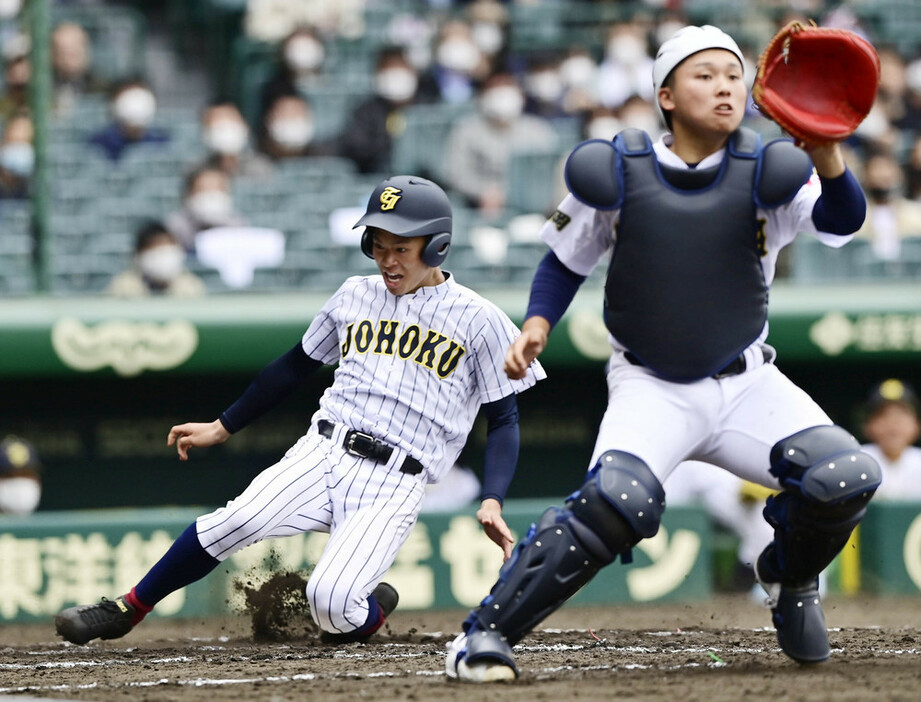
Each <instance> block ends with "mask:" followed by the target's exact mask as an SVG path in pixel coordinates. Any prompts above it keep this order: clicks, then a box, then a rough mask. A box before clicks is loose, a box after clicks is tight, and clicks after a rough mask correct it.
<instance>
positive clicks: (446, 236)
mask: <svg viewBox="0 0 921 702" xmlns="http://www.w3.org/2000/svg"><path fill="white" fill-rule="evenodd" d="M450 250H451V232H442V233H441V234H432V238H431V239H430V240H429V241H428V242H427V243H426V245H425V248H424V249H422V262H423V263H425V265H427V266H431V267H432V268H435V267H437V266H440V265H441V264H442V263H444V260H445V259H446V258H447V257H448V252H449V251H450Z"/></svg>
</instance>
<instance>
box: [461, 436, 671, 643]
mask: <svg viewBox="0 0 921 702" xmlns="http://www.w3.org/2000/svg"><path fill="white" fill-rule="evenodd" d="M664 507H665V493H664V490H663V489H662V486H661V484H660V483H659V481H658V480H657V479H656V477H655V476H654V475H653V474H652V471H650V470H649V468H648V466H646V464H645V463H643V462H642V461H641V460H639V459H638V458H636V457H635V456H632V455H630V454H627V453H623V452H618V451H611V452H608V453H606V454H604V455H603V456H602V457H601V459H600V460H599V461H598V465H596V466H595V468H594V469H592V471H591V472H590V473H589V477H588V479H587V480H586V482H585V484H584V485H583V486H582V489H581V490H579V491H578V492H576V493H574V494H573V495H572V496H570V498H569V499H568V500H567V502H566V505H565V507H564V508H563V509H560V508H557V507H551V508H550V509H548V510H547V511H546V512H544V514H543V515H542V516H541V518H540V519H539V520H538V521H537V522H536V523H535V524H533V525H532V526H531V528H530V530H529V531H528V534H527V536H526V537H525V538H524V539H523V540H522V542H521V543H520V544H519V545H518V547H517V548H516V549H515V553H514V554H513V555H512V557H511V558H510V559H509V560H508V561H507V562H506V563H505V565H503V566H502V569H501V570H500V571H499V580H498V581H497V582H496V584H495V585H494V586H493V588H492V590H491V591H490V593H489V595H488V596H487V597H486V599H484V600H483V602H482V603H481V604H480V606H479V608H477V609H476V610H474V611H473V612H471V613H470V617H468V619H467V621H466V622H465V623H464V630H465V631H466V632H467V634H468V635H471V634H472V633H474V632H475V631H477V630H486V631H496V632H498V633H500V634H502V635H504V636H505V637H506V638H507V640H508V642H509V644H510V645H512V646H514V645H515V644H516V643H518V641H520V640H521V638H522V637H523V636H524V635H525V634H526V633H527V632H528V631H530V630H531V628H532V627H534V625H536V624H537V623H538V622H540V621H541V620H542V619H544V618H545V617H546V616H547V615H549V614H550V613H551V612H553V611H554V610H556V609H557V608H558V607H560V605H562V604H563V603H564V602H565V601H566V600H568V599H569V598H570V597H572V596H573V595H574V594H575V593H576V592H578V590H579V589H580V588H581V587H582V586H583V585H585V583H587V582H588V581H589V580H591V579H592V578H593V577H594V575H595V573H597V572H598V571H599V570H600V569H601V568H602V567H603V566H605V565H607V564H609V563H611V562H612V561H613V560H614V559H615V558H616V557H617V556H618V555H620V556H621V560H622V561H624V562H629V553H630V549H631V548H632V547H633V546H634V545H636V543H637V542H638V541H640V539H642V538H645V537H646V536H652V535H654V534H655V533H656V532H657V531H658V528H659V520H660V518H661V514H662V510H663V509H664ZM625 554H626V556H627V557H626V558H625Z"/></svg>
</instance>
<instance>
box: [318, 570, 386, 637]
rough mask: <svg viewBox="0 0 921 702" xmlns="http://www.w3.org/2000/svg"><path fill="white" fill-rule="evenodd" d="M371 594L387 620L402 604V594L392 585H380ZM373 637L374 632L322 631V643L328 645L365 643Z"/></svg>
mask: <svg viewBox="0 0 921 702" xmlns="http://www.w3.org/2000/svg"><path fill="white" fill-rule="evenodd" d="M371 594H372V595H373V596H374V599H375V600H377V603H378V604H379V605H380V607H381V611H382V612H383V613H384V618H385V619H386V618H387V617H389V616H390V615H391V614H392V613H393V610H395V609H396V608H397V604H399V602H400V594H399V593H398V592H397V590H396V588H395V587H394V586H393V585H391V584H390V583H378V585H377V587H375V588H374V589H373V590H372V591H371ZM373 635H374V632H371V633H370V634H359V633H357V632H354V631H347V632H345V633H342V634H337V633H333V632H331V631H321V632H320V641H322V642H323V643H327V644H341V643H365V642H366V641H367V640H368V639H370V638H371V637H372V636H373Z"/></svg>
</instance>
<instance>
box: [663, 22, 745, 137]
mask: <svg viewBox="0 0 921 702" xmlns="http://www.w3.org/2000/svg"><path fill="white" fill-rule="evenodd" d="M707 49H726V51H731V52H732V53H734V54H735V55H736V56H737V57H738V58H739V63H741V64H742V66H743V69H744V67H745V59H744V58H742V50H741V49H740V48H739V45H738V44H736V42H735V39H733V38H732V37H731V36H729V35H728V34H726V32H724V31H723V30H722V29H720V28H718V27H714V26H713V25H712V24H705V25H703V26H702V27H693V26H688V27H682V28H681V29H679V30H678V31H677V32H675V33H674V34H673V35H672V37H671V39H668V40H667V41H665V42H663V43H662V46H660V47H659V52H658V53H657V54H656V60H655V63H654V64H653V65H652V85H653V88H654V90H655V96H656V109H657V110H658V111H659V116H661V117H662V119H663V121H664V122H665V124H666V125H668V127H669V128H671V125H670V124H668V119H667V118H666V116H665V113H664V112H663V111H662V106H661V105H659V89H660V88H661V87H662V84H663V83H664V82H665V79H666V78H668V74H669V73H671V72H672V71H673V70H675V67H676V66H677V65H678V64H679V63H681V62H682V61H684V60H685V59H686V58H687V57H688V56H691V55H692V54H696V53H697V52H698V51H706V50H707Z"/></svg>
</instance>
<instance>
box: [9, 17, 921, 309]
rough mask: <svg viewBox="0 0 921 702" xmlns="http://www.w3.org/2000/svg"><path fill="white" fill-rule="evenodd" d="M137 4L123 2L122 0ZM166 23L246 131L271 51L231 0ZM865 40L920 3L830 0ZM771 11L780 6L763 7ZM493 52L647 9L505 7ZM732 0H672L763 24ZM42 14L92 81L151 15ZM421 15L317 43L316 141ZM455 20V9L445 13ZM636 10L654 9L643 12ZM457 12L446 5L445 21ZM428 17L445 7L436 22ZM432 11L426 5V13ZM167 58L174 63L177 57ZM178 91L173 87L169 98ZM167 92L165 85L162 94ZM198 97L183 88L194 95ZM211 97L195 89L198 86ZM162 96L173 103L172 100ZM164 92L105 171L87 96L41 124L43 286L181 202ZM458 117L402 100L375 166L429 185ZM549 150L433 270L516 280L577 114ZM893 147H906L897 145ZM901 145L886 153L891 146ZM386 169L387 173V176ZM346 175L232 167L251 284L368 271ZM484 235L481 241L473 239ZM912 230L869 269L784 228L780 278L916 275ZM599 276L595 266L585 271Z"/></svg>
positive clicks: (12, 283)
mask: <svg viewBox="0 0 921 702" xmlns="http://www.w3.org/2000/svg"><path fill="white" fill-rule="evenodd" d="M135 5H137V4H135ZM166 7H167V12H166V20H167V23H168V24H169V26H170V28H171V31H172V35H171V36H172V38H175V39H176V43H175V47H176V48H177V49H179V48H181V47H182V46H183V45H184V44H183V42H189V41H193V42H194V41H199V42H200V43H201V47H203V48H204V49H205V50H206V51H207V52H208V53H209V55H210V54H214V58H212V60H211V65H210V66H209V68H211V69H213V70H216V69H219V70H220V72H221V77H220V81H219V83H215V90H216V93H215V94H217V91H218V88H220V89H222V90H223V91H224V92H225V93H226V94H229V95H231V96H233V97H235V98H236V99H237V100H238V102H239V104H240V105H241V109H242V111H243V112H244V116H245V117H246V118H247V119H248V120H250V122H251V123H255V119H256V117H257V112H258V101H259V93H260V90H261V86H262V85H263V84H264V82H265V81H266V80H267V79H268V78H269V77H270V76H271V75H272V74H273V72H274V71H275V70H276V69H277V66H278V50H277V46H276V45H274V44H268V43H265V42H259V41H255V40H253V39H250V38H248V37H246V36H245V35H244V34H243V33H242V32H241V30H240V27H241V22H240V21H241V18H242V16H243V13H244V12H245V7H246V3H245V2H244V1H243V0H193V1H191V2H185V1H184V0H183V1H180V0H170V2H168V3H166ZM848 7H849V9H850V10H852V11H853V12H854V13H855V14H856V16H857V17H858V19H859V20H860V21H861V22H862V23H863V25H864V26H865V27H867V28H868V29H869V30H871V31H872V32H873V33H874V35H875V36H877V37H879V41H880V42H881V43H882V42H886V43H892V44H894V45H896V46H898V47H900V48H901V49H903V50H904V51H906V52H908V53H909V54H912V53H913V52H914V51H915V50H916V49H917V36H918V32H919V28H921V3H919V2H917V1H916V0H853V2H850V3H848ZM777 8H778V9H777V10H776V12H777V13H779V12H780V10H782V9H784V8H782V7H781V5H778V6H777ZM506 9H507V10H508V12H509V18H510V23H509V25H508V29H509V49H510V51H511V52H512V54H513V55H514V56H515V58H516V60H518V63H517V64H516V65H523V60H525V59H527V58H528V57H529V56H531V55H534V54H535V53H545V52H547V51H548V50H553V51H565V50H567V49H568V48H569V47H570V46H571V45H573V44H579V45H581V46H584V47H587V48H589V49H590V51H592V53H593V54H594V55H595V56H596V58H600V56H601V54H602V52H603V49H604V43H605V34H606V30H607V27H608V26H609V25H610V24H611V23H613V22H616V21H620V20H623V19H627V18H629V17H632V16H633V15H634V14H635V13H636V12H637V11H640V10H644V11H646V12H649V11H650V10H649V6H648V4H647V3H641V2H638V1H635V2H618V3H578V2H540V3H509V4H507V6H506ZM749 9H750V8H748V7H747V5H746V3H738V2H734V1H733V0H686V2H685V3H683V10H684V11H685V12H686V13H687V15H688V17H689V18H690V19H691V21H693V22H698V23H699V22H711V23H713V22H716V23H718V24H722V25H723V26H725V27H726V28H727V29H728V30H730V31H733V32H736V33H738V34H739V36H740V38H741V39H742V40H743V41H745V40H750V42H751V43H752V45H755V43H756V42H757V41H758V40H760V39H761V38H762V34H763V33H764V31H766V27H765V25H766V24H770V22H765V21H764V20H765V18H768V19H770V18H772V17H773V16H774V14H772V13H775V9H772V8H768V9H766V10H764V11H762V12H760V16H761V18H762V22H761V24H759V23H758V22H753V21H751V17H749V14H750V13H749ZM52 12H53V16H52V18H53V21H54V22H57V21H60V20H63V19H71V20H75V21H77V22H79V23H80V24H82V25H83V26H84V27H86V28H87V30H88V32H89V34H90V36H91V40H92V43H93V69H94V72H95V73H96V74H97V75H98V76H99V77H100V78H101V79H103V80H105V81H113V80H117V79H118V78H121V77H125V76H128V75H134V74H142V75H143V74H144V73H145V69H146V68H148V67H147V66H145V65H144V63H143V62H144V60H145V58H146V57H147V55H148V54H147V53H146V52H145V48H146V47H147V46H148V43H149V42H150V36H149V34H150V31H151V24H149V21H148V18H147V16H146V15H145V13H144V12H143V11H142V10H141V9H137V8H136V7H133V6H126V5H110V4H105V5H101V4H91V3H57V4H54V5H53V8H52ZM426 12H431V4H430V3H428V2H425V1H424V0H394V1H393V2H388V3H368V4H367V6H366V8H365V16H364V31H363V33H362V34H360V35H359V36H337V35H335V33H333V32H329V33H328V36H327V46H326V49H327V51H326V60H325V63H324V67H325V70H326V76H325V78H324V79H323V80H322V81H321V82H320V83H319V84H318V85H317V86H315V87H314V88H313V89H311V91H310V94H309V95H308V97H309V98H310V100H311V102H312V104H313V107H314V111H315V116H316V128H317V131H316V138H317V139H326V138H330V137H333V136H335V135H336V134H337V133H338V132H339V130H341V128H342V126H343V123H344V121H345V119H346V116H347V115H348V113H349V110H350V108H351V107H352V106H353V105H354V104H356V103H357V101H359V100H361V99H363V98H365V97H366V96H368V95H370V94H371V90H372V81H373V68H372V67H373V62H374V58H375V56H376V54H377V51H378V50H379V49H380V48H381V47H382V46H384V45H385V44H387V43H388V42H390V41H392V39H393V31H394V29H393V26H394V25H393V20H394V19H397V18H399V17H400V16H401V14H402V15H406V16H413V17H418V16H419V15H420V14H421V13H426ZM458 12H459V13H461V11H460V10H458ZM653 12H655V11H654V10H653ZM461 14H462V13H461ZM445 16H446V15H445ZM438 17H439V18H442V17H443V16H442V15H438ZM177 55H178V56H177V57H178V58H179V60H178V61H177V63H178V64H180V65H182V62H183V61H187V60H188V59H187V58H186V57H183V56H182V55H181V53H180V52H179V51H177ZM179 94H181V91H180V92H177V95H179ZM171 95H172V93H171ZM204 97H205V96H200V95H199V96H196V98H197V99H198V100H199V102H200V101H201V99H203V98H204ZM207 97H211V96H207ZM174 102H175V101H174ZM199 106H200V105H196V106H189V105H179V104H173V102H169V103H168V104H164V105H162V106H161V107H160V109H158V113H157V117H156V126H159V127H162V128H164V129H167V130H168V131H169V132H170V135H171V139H170V142H169V143H167V144H162V145H139V146H136V147H134V148H131V149H129V150H128V151H127V152H126V154H125V156H124V157H123V158H122V160H121V161H119V162H117V163H112V162H110V161H108V160H107V159H105V158H104V156H103V155H102V154H101V153H100V152H99V151H98V150H96V149H94V148H91V147H89V146H88V145H87V143H86V140H87V138H88V136H89V135H90V134H91V133H93V132H94V131H96V130H97V129H99V128H101V127H102V126H103V125H105V124H106V123H107V121H108V119H109V115H108V105H107V99H106V97H105V96H104V95H85V96H82V97H81V98H80V99H79V100H78V101H77V102H76V103H75V105H74V107H73V109H72V111H70V112H69V113H67V114H66V115H64V116H59V117H57V118H55V119H54V120H53V121H52V123H51V125H50V129H49V133H48V140H49V142H48V143H49V149H48V155H49V174H50V176H49V188H50V194H51V199H52V211H51V212H50V216H49V217H48V232H47V236H48V242H47V246H46V249H47V250H48V251H49V252H50V253H51V256H52V265H51V266H50V271H49V272H50V278H49V280H50V285H51V292H52V293H53V294H60V295H69V294H74V293H96V292H99V291H101V290H102V289H103V288H104V286H105V284H106V283H107V281H108V279H110V278H111V276H113V275H115V274H116V273H118V272H119V271H121V270H122V269H124V267H125V266H127V265H129V264H130V261H131V256H132V246H133V234H134V231H135V229H136V228H137V226H138V225H139V224H140V223H142V222H143V221H144V220H146V219H148V218H163V217H165V216H166V215H167V214H169V213H170V212H173V211H175V210H176V209H178V208H179V207H180V205H181V189H182V179H183V176H184V175H185V174H186V173H187V172H188V171H189V170H190V169H191V168H192V167H193V166H195V165H198V164H200V163H201V162H202V160H203V159H204V158H205V151H204V147H203V144H202V143H201V134H200V126H199V121H198V120H199V113H198V108H199ZM473 109H474V105H473V103H472V102H471V103H469V104H465V105H461V106H457V105H441V104H435V105H418V106H413V107H411V108H409V109H407V110H406V112H405V115H406V122H407V124H406V129H405V131H404V132H403V136H401V137H399V138H398V139H397V140H396V142H395V145H394V152H393V163H392V170H393V172H407V173H417V174H420V175H423V176H427V177H430V178H433V179H435V180H440V181H443V176H444V160H443V159H444V154H443V150H444V144H445V142H446V140H447V136H448V133H449V131H450V129H451V128H452V126H453V124H454V123H455V122H456V121H457V119H458V118H460V117H461V116H463V115H465V114H468V113H469V112H470V111H471V110H473ZM557 131H558V133H559V136H560V147H561V148H560V150H558V151H557V150H548V151H544V152H536V153H527V154H515V155H514V156H513V158H512V163H511V166H510V172H509V177H508V183H507V185H508V202H507V211H506V212H505V213H504V215H503V216H502V217H500V218H498V219H493V220H484V219H483V218H482V217H481V216H479V215H478V213H476V212H474V211H471V210H469V209H468V208H466V207H465V206H463V205H462V204H460V203H455V238H454V249H453V252H452V255H451V258H450V259H449V264H450V265H449V266H448V267H449V269H451V270H456V271H457V273H458V276H459V277H460V278H462V279H463V281H464V282H465V283H469V284H471V285H474V286H476V287H479V286H489V285H518V284H522V285H524V284H527V283H528V282H529V281H530V278H531V276H532V275H533V269H534V266H535V265H536V263H537V261H538V260H539V259H540V257H541V256H543V254H544V252H545V250H546V248H545V246H544V244H543V243H541V242H540V241H538V240H536V239H535V238H534V237H533V236H532V235H531V234H527V235H525V236H522V235H521V231H524V229H527V231H529V232H534V231H536V229H535V227H534V226H533V225H532V224H531V223H530V222H528V223H527V227H525V228H524V229H523V228H522V227H523V224H522V223H523V222H525V221H526V219H521V216H522V215H535V216H537V217H538V218H539V217H540V216H541V215H546V214H547V213H549V212H550V211H551V210H552V209H553V208H554V207H555V205H556V200H557V198H558V196H559V193H560V192H561V191H562V184H561V183H560V166H561V163H562V160H563V158H564V156H565V154H566V152H567V151H568V150H569V149H570V148H571V147H572V146H573V145H574V144H575V143H576V142H577V141H578V139H579V131H578V123H577V122H576V121H573V122H571V123H569V124H566V123H560V124H558V125H557ZM906 144H907V142H906ZM904 150H905V146H904V145H903V147H901V151H904ZM388 174H389V173H388ZM388 174H384V173H377V174H373V173H372V174H358V173H356V170H355V166H354V164H353V163H352V162H351V161H350V160H348V159H344V158H339V157H335V156H328V157H314V158H307V159H291V160H286V161H282V162H280V163H278V164H276V167H275V171H274V173H273V175H271V176H270V177H268V178H264V179H261V180H259V179H255V178H247V177H239V178H237V179H236V180H235V182H234V201H235V205H236V207H237V208H238V210H239V211H240V212H241V214H243V216H244V217H245V218H246V219H247V221H249V222H250V223H252V224H253V225H254V226H260V227H271V228H275V229H278V230H280V231H282V232H283V233H284V235H285V240H286V241H285V243H286V259H285V261H284V263H283V264H282V265H281V266H279V267H278V268H277V269H271V270H268V269H258V270H257V271H256V275H255V278H254V280H253V284H252V286H251V289H252V290H259V291H272V290H308V289H317V290H321V289H329V288H331V287H334V286H335V285H338V283H339V282H341V280H342V278H343V277H344V276H346V275H349V274H351V273H354V272H371V271H373V270H374V264H373V262H372V261H370V260H369V259H367V258H366V257H364V256H363V255H362V254H361V252H360V251H358V250H357V248H356V247H355V246H354V241H350V240H349V236H350V229H349V227H350V225H349V222H350V221H352V220H351V219H350V218H351V217H353V216H354V213H355V212H356V211H360V210H361V209H362V208H363V207H364V206H365V204H366V201H367V196H368V193H369V192H370V191H371V189H373V187H374V185H376V183H377V182H378V181H379V180H380V178H381V177H383V176H385V175H388ZM31 227H32V224H31V211H30V205H29V203H15V202H0V228H2V231H3V233H4V235H3V237H2V238H0V239H2V241H0V295H19V294H28V293H30V292H32V291H34V290H35V289H36V285H37V282H40V281H36V278H35V274H34V272H33V269H32V260H33V259H32V247H33V245H32V233H31ZM490 237H492V239H493V240H492V241H491V240H490ZM919 247H921V244H918V241H917V240H907V241H906V242H905V245H904V247H903V251H902V255H901V256H900V258H899V259H898V260H897V261H893V262H885V261H880V260H879V259H878V258H877V257H876V256H875V254H874V252H873V250H872V247H871V246H870V245H869V243H868V242H866V241H860V240H857V241H854V242H852V243H850V244H849V245H847V246H846V247H844V248H843V249H830V248H828V247H825V246H823V245H821V244H820V243H819V242H818V241H816V240H815V239H814V238H812V237H809V236H802V237H799V238H798V239H797V240H796V241H795V242H794V244H793V245H792V246H791V247H790V249H789V254H790V255H789V260H790V278H791V280H792V281H794V282H796V283H809V284H822V283H826V282H842V281H860V280H865V281H881V280H906V279H908V280H921V252H919ZM196 271H197V272H199V273H200V274H201V275H202V277H203V278H204V279H205V281H206V284H207V285H208V288H209V290H211V291H214V292H229V290H228V288H227V287H226V286H225V285H223V284H222V283H221V281H220V279H219V278H218V277H217V276H216V275H215V274H214V271H210V270H207V269H204V268H202V267H197V268H196ZM602 277H603V267H599V269H598V271H596V273H594V274H593V278H597V279H599V280H600V278H602Z"/></svg>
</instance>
